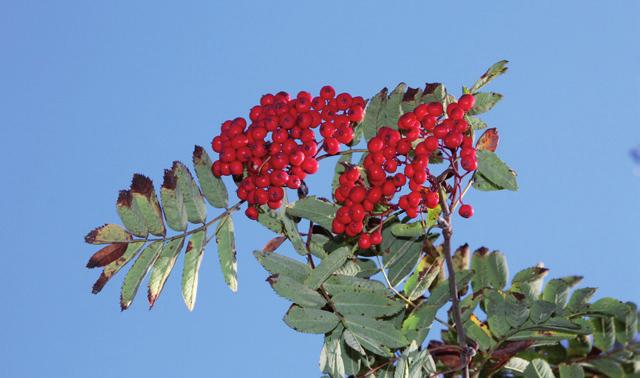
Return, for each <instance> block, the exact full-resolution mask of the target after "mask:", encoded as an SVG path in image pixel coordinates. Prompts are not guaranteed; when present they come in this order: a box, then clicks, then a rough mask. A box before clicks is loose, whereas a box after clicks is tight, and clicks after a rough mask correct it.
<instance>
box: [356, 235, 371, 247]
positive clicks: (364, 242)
mask: <svg viewBox="0 0 640 378" xmlns="http://www.w3.org/2000/svg"><path fill="white" fill-rule="evenodd" d="M358 247H359V248H360V249H369V248H371V236H369V234H362V235H360V238H359V239H358Z"/></svg>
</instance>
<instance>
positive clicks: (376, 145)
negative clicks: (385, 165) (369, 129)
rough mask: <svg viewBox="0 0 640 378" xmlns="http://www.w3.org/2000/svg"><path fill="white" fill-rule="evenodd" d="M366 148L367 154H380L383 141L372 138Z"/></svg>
mask: <svg viewBox="0 0 640 378" xmlns="http://www.w3.org/2000/svg"><path fill="white" fill-rule="evenodd" d="M367 148H368V149H369V152H380V151H382V149H383V148H384V141H383V140H382V139H380V138H378V137H373V138H371V140H369V143H367Z"/></svg>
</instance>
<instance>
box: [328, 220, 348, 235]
mask: <svg viewBox="0 0 640 378" xmlns="http://www.w3.org/2000/svg"><path fill="white" fill-rule="evenodd" d="M331 231H332V232H333V233H334V234H344V231H345V226H344V223H341V222H340V221H339V220H338V219H337V218H334V219H333V221H332V222H331Z"/></svg>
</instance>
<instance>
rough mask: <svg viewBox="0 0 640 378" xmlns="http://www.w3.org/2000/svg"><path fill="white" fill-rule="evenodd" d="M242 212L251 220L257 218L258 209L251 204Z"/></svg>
mask: <svg viewBox="0 0 640 378" xmlns="http://www.w3.org/2000/svg"><path fill="white" fill-rule="evenodd" d="M244 214H245V215H246V216H247V218H249V219H252V220H257V219H258V209H256V208H255V207H253V206H251V207H248V208H247V210H245V212H244Z"/></svg>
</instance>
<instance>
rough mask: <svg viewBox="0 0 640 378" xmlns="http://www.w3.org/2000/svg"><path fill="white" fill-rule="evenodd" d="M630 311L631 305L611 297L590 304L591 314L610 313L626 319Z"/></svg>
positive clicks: (622, 319) (620, 318) (623, 319)
mask: <svg viewBox="0 0 640 378" xmlns="http://www.w3.org/2000/svg"><path fill="white" fill-rule="evenodd" d="M628 312H629V307H628V306H627V305H626V304H625V303H624V302H621V301H619V300H617V299H615V298H609V297H605V298H601V299H598V300H597V301H595V302H594V303H593V304H592V305H591V306H589V313H590V314H604V315H610V316H614V317H615V318H616V319H618V320H620V321H625V320H626V318H627V313H628Z"/></svg>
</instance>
